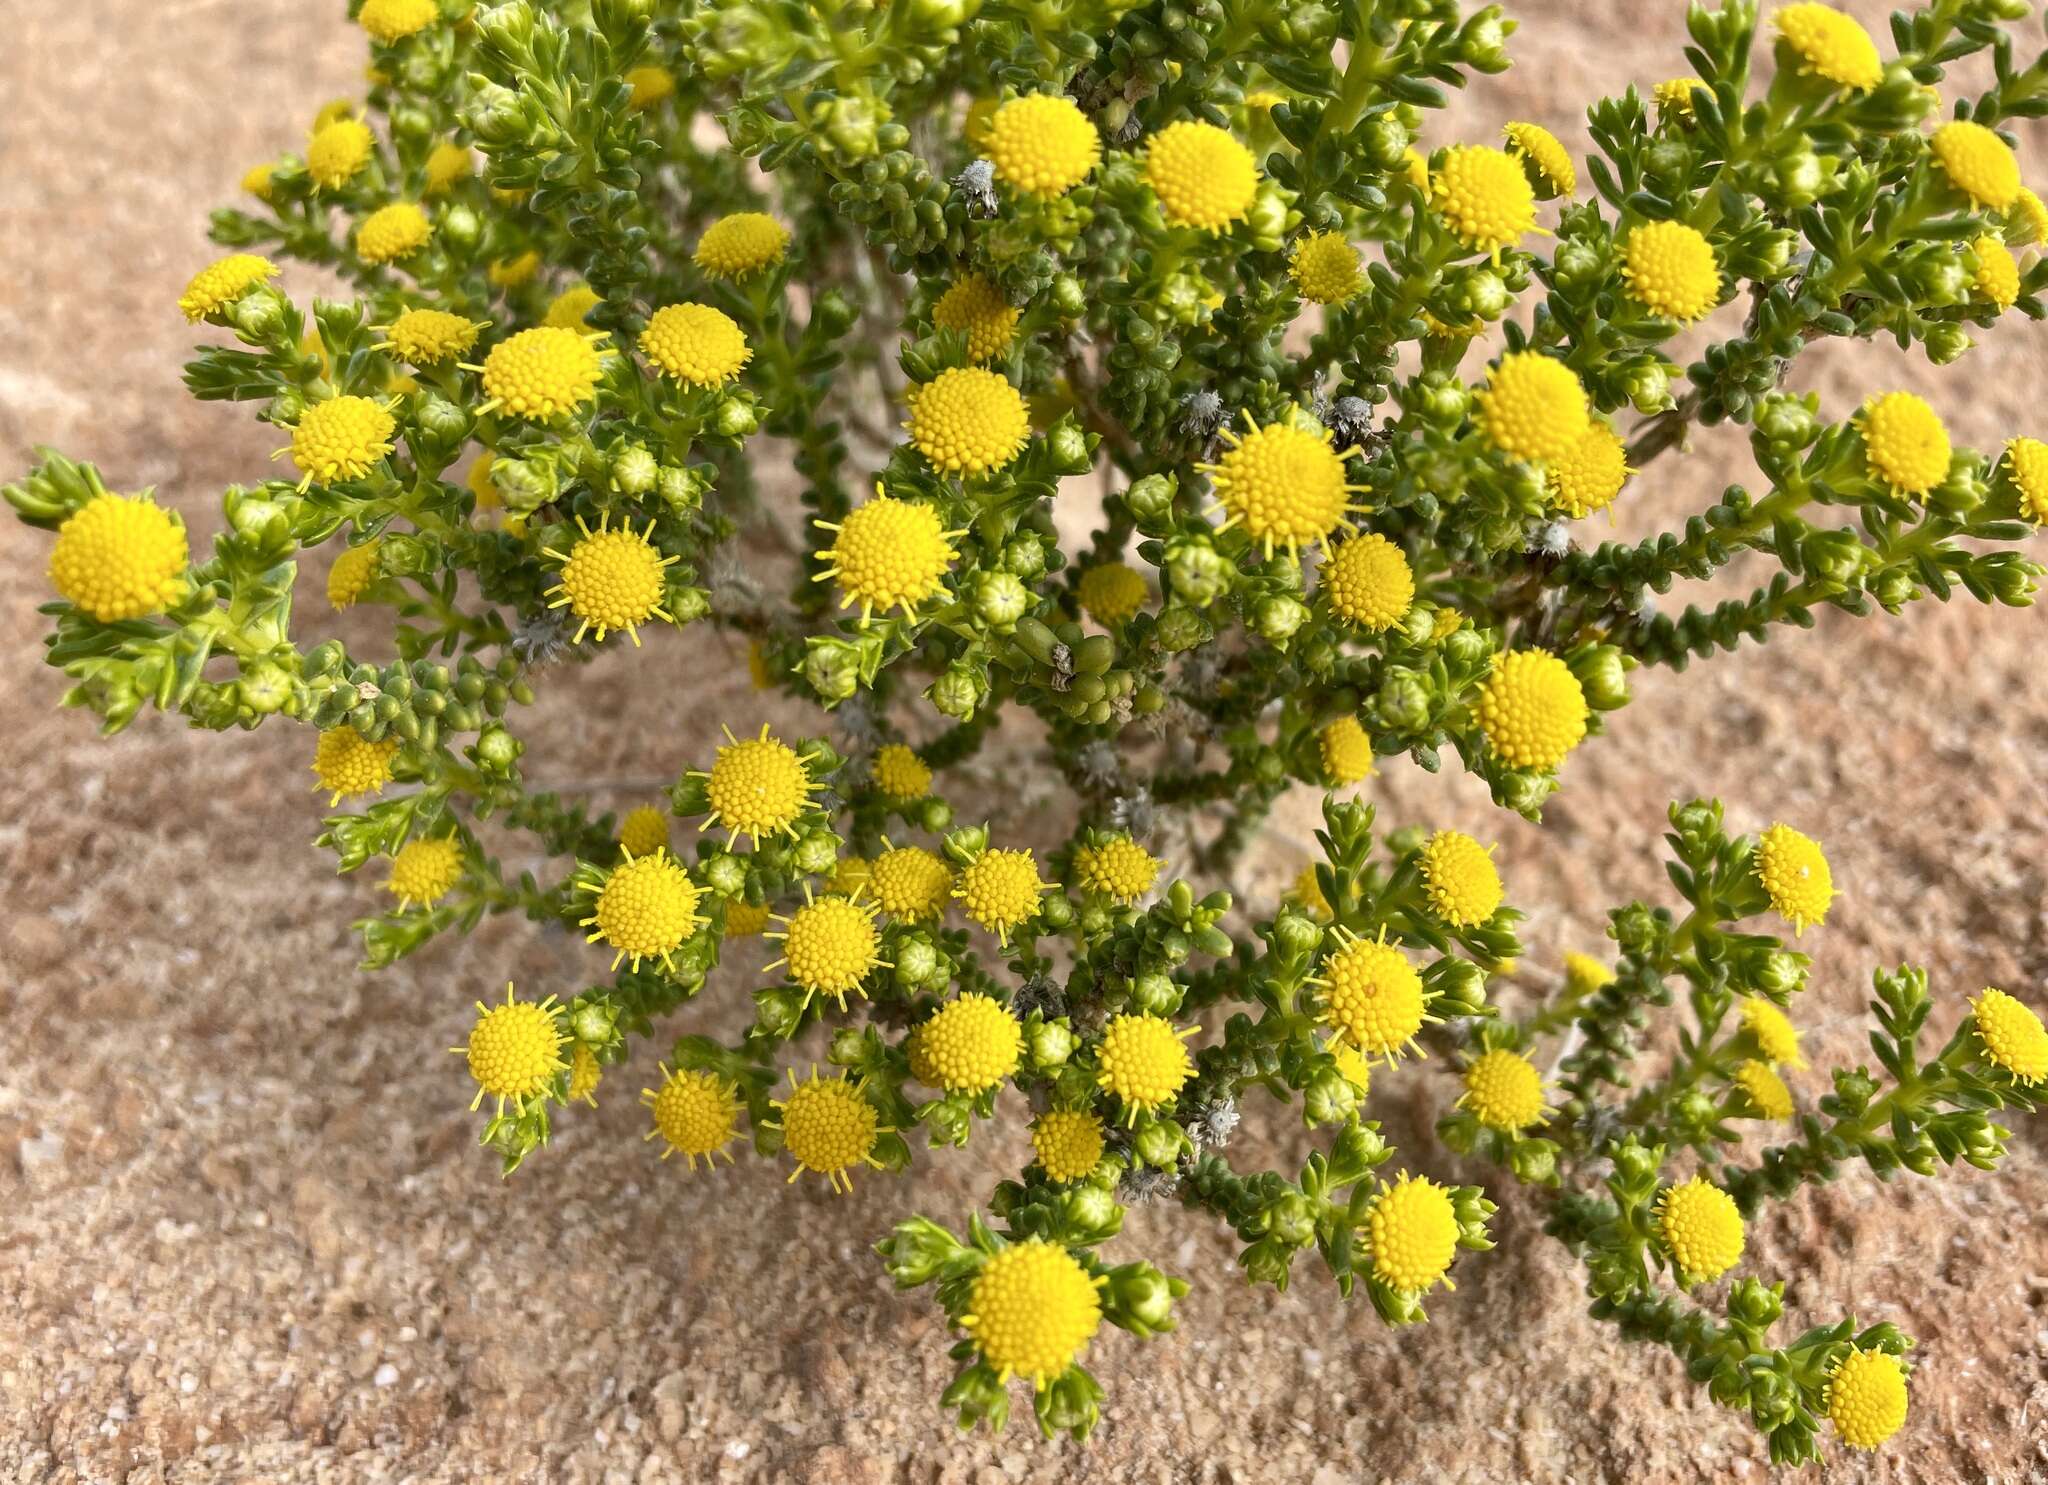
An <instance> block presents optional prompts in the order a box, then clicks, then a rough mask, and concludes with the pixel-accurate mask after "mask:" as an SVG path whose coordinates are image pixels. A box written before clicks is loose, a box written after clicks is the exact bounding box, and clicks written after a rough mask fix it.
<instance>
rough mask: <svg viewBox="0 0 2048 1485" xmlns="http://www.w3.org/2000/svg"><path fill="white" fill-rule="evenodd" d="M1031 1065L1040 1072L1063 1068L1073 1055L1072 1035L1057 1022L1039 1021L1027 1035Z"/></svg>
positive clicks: (1064, 1026) (1063, 1025)
mask: <svg viewBox="0 0 2048 1485" xmlns="http://www.w3.org/2000/svg"><path fill="white" fill-rule="evenodd" d="M1029 1043H1030V1047H1031V1065H1032V1066H1033V1067H1035V1068H1037V1069H1038V1070H1039V1071H1041V1072H1048V1071H1050V1070H1052V1069H1053V1068H1056V1067H1065V1066H1066V1064H1067V1059H1068V1058H1069V1057H1071V1056H1073V1055H1074V1033H1073V1032H1072V1031H1071V1030H1069V1029H1068V1028H1067V1027H1066V1025H1065V1024H1063V1023H1062V1022H1059V1021H1041V1022H1039V1023H1038V1024H1037V1025H1036V1026H1034V1027H1032V1028H1031V1031H1030V1035H1029Z"/></svg>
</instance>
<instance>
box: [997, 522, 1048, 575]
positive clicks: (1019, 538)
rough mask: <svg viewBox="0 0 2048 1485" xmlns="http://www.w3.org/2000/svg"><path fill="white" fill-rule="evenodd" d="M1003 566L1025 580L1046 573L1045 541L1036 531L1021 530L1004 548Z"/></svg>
mask: <svg viewBox="0 0 2048 1485" xmlns="http://www.w3.org/2000/svg"><path fill="white" fill-rule="evenodd" d="M1003 567H1004V569H1005V570H1006V571H1009V572H1012V573H1014V574H1016V575H1017V576H1018V577H1020V578H1022V579H1023V580H1024V581H1025V582H1027V583H1028V582H1031V581H1033V580H1035V579H1036V578H1039V577H1041V576H1043V575H1044V573H1045V542H1044V541H1043V540H1042V539H1041V538H1040V537H1039V536H1038V535H1037V534H1036V533H1034V532H1030V531H1020V532H1018V533H1017V534H1016V535H1015V536H1013V537H1011V538H1010V541H1009V544H1008V545H1006V546H1005V547H1004V548H1003Z"/></svg>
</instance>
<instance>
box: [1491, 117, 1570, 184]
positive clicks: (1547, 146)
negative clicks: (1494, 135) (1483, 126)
mask: <svg viewBox="0 0 2048 1485" xmlns="http://www.w3.org/2000/svg"><path fill="white" fill-rule="evenodd" d="M1501 132H1502V133H1503V134H1505V135H1506V136H1507V141H1508V149H1509V151H1510V152H1512V153H1514V154H1517V155H1520V156H1521V157H1522V159H1524V160H1525V161H1527V162H1528V165H1529V167H1530V168H1532V169H1534V170H1535V172H1536V177H1537V181H1538V182H1539V183H1540V184H1541V185H1542V186H1544V187H1547V188H1548V194H1550V195H1552V196H1569V195H1571V193H1572V192H1573V191H1575V190H1577V189H1578V185H1579V173H1578V170H1577V169H1576V167H1574V166H1573V164H1572V157H1571V152H1570V151H1569V150H1567V149H1566V148H1565V147H1564V144H1563V143H1562V142H1561V141H1560V140H1559V139H1558V137H1557V136H1556V135H1555V134H1552V133H1551V132H1550V131H1549V130H1548V129H1546V128H1544V127H1543V126H1542V125H1541V124H1509V125H1508V126H1507V127H1506V128H1505V129H1503V130H1502V131H1501Z"/></svg>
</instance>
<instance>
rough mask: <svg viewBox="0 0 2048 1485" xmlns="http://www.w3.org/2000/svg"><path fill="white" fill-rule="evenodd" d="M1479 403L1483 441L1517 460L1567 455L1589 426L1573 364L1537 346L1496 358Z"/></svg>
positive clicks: (1590, 417)
mask: <svg viewBox="0 0 2048 1485" xmlns="http://www.w3.org/2000/svg"><path fill="white" fill-rule="evenodd" d="M1478 402H1479V425H1480V427H1481V429H1482V430H1483V431H1484V432H1485V434H1486V437H1487V440H1488V442H1490V443H1492V445H1493V446H1494V447H1495V448H1497V449H1499V450H1500V451H1501V452H1502V453H1504V454H1508V455H1511V456H1513V457H1514V458H1517V459H1534V460H1537V461H1538V462H1550V461H1556V460H1563V459H1568V458H1569V457H1570V456H1571V454H1572V451H1573V450H1574V449H1576V448H1577V447H1578V444H1579V440H1580V439H1582V438H1584V437H1585V436H1586V430H1587V429H1588V428H1590V427H1591V426H1592V425H1593V410H1592V407H1591V406H1590V405H1589V404H1588V403H1587V401H1586V389H1585V388H1584V387H1582V386H1580V385H1579V379H1578V378H1577V377H1576V376H1574V375H1572V369H1571V368H1570V367H1569V366H1567V365H1565V364H1564V362H1562V361H1558V360H1554V359H1553V358H1551V357H1549V356H1546V355H1543V354H1542V353H1541V352H1539V351H1515V352H1511V353H1510V354H1508V355H1505V356H1503V357H1501V361H1500V365H1498V366H1496V367H1495V368H1494V369H1493V374H1492V375H1491V376H1490V377H1488V378H1487V382H1486V389H1485V390H1484V391H1482V392H1480V393H1479V394H1478Z"/></svg>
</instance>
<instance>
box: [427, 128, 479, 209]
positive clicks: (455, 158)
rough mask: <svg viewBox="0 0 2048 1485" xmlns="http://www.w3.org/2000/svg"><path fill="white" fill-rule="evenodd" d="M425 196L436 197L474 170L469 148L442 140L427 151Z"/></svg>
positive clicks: (448, 140) (452, 141)
mask: <svg viewBox="0 0 2048 1485" xmlns="http://www.w3.org/2000/svg"><path fill="white" fill-rule="evenodd" d="M424 168H425V174H426V194H427V195H429V196H438V195H440V194H441V193H442V192H443V191H446V190H447V189H448V188H449V187H450V186H452V185H454V184H455V183H456V182H457V181H459V180H461V179H462V178H463V177H464V176H466V175H468V174H469V172H470V170H471V169H472V168H474V162H473V161H472V160H471V158H470V153H469V146H468V145H466V144H457V143H456V142H455V141H454V140H452V139H444V140H442V141H441V142H440V143H438V144H436V145H435V146H434V147H433V148H432V149H430V150H428V151H427V162H426V165H425V167H424Z"/></svg>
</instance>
